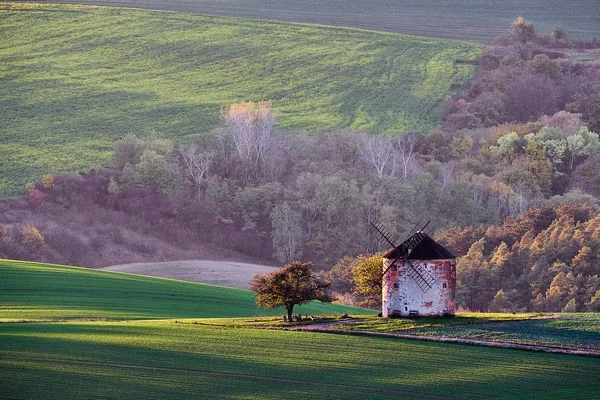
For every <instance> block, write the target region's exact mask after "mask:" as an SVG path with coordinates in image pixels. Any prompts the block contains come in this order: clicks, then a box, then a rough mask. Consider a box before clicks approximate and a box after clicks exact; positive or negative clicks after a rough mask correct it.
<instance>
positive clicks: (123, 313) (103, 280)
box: [0, 260, 374, 321]
mask: <svg viewBox="0 0 600 400" xmlns="http://www.w3.org/2000/svg"><path fill="white" fill-rule="evenodd" d="M294 311H295V312H301V313H303V314H321V313H325V314H343V313H353V314H356V313H361V314H365V313H370V314H373V313H374V312H373V311H368V310H364V309H357V308H354V307H346V306H340V305H336V304H323V303H320V302H313V303H310V304H306V305H304V306H302V307H296V308H294ZM283 314H285V312H284V311H283V309H276V310H264V309H259V308H257V307H256V304H255V303H254V294H253V293H252V292H251V291H248V290H242V289H232V288H226V287H220V286H211V285H204V284H199V283H192V282H184V281H177V280H171V279H162V278H154V277H146V276H141V275H130V274H122V273H117V272H107V271H100V270H93V269H87V268H77V267H68V266H61V265H52V264H41V263H28V262H22V261H8V260H0V321H2V320H4V321H6V320H12V321H14V320H63V319H95V318H101V319H157V318H209V317H243V316H254V315H283Z"/></svg>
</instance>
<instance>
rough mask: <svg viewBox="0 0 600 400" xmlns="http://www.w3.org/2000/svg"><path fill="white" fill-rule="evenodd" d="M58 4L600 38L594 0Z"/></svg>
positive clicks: (109, 0)
mask: <svg viewBox="0 0 600 400" xmlns="http://www.w3.org/2000/svg"><path fill="white" fill-rule="evenodd" d="M59 3H78V4H97V5H110V6H121V7H139V8H146V9H158V10H172V11H181V12H188V13H199V14H215V15H227V16H239V17H247V18H264V19H270V20H278V21H288V22H309V23H315V24H323V25H337V26H351V27H356V28H364V29H373V30H380V31H387V32H397V33H405V34H411V35H419V36H431V37H441V38H453V39H467V40H478V41H488V40H490V39H493V38H494V37H496V36H498V35H499V34H501V33H502V32H504V31H505V30H506V28H507V27H508V25H509V24H510V23H511V22H512V21H514V20H515V18H516V17H518V16H523V17H525V18H527V19H530V20H532V21H533V22H534V23H535V25H536V27H537V28H538V31H540V32H546V33H548V32H550V31H551V30H552V29H553V28H554V27H555V26H561V27H563V28H566V29H567V31H568V32H569V33H570V34H571V35H572V36H573V37H575V38H578V39H584V40H587V39H590V38H591V37H592V36H596V37H598V36H600V19H599V17H598V15H600V5H599V4H598V2H596V1H590V0H575V1H569V2H565V1H560V0H549V1H548V0H535V1H525V0H508V1H502V2H498V1H494V0H483V1H482V0H458V1H439V0H367V1H361V0H349V1H343V2H336V1H327V2H321V1H316V0H266V1H264V0H121V1H119V0H93V1H87V0H71V1H69V0H61V1H59Z"/></svg>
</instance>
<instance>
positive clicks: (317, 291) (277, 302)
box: [250, 261, 333, 321]
mask: <svg viewBox="0 0 600 400" xmlns="http://www.w3.org/2000/svg"><path fill="white" fill-rule="evenodd" d="M330 285H331V283H328V282H324V281H322V280H320V279H319V278H318V277H317V276H316V275H315V274H313V271H312V264H311V263H309V262H307V263H303V262H300V261H293V262H291V263H289V264H286V265H285V266H284V267H282V268H280V269H278V270H275V271H273V272H271V273H268V274H265V275H256V276H255V277H254V280H253V281H252V283H251V284H250V289H251V290H253V291H254V292H255V293H256V304H257V305H258V306H260V307H264V308H270V309H274V308H277V307H281V306H283V307H285V309H286V310H287V316H288V321H291V320H292V311H293V310H294V306H295V305H302V304H305V303H308V302H309V301H311V300H319V301H322V302H325V303H331V301H332V300H333V299H332V298H331V297H330V296H329V293H328V289H329V286H330Z"/></svg>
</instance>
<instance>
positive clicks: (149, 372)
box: [0, 260, 600, 399]
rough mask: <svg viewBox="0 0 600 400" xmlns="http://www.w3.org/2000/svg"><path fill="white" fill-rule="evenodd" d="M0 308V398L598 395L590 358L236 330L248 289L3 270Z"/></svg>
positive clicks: (242, 326)
mask: <svg viewBox="0 0 600 400" xmlns="http://www.w3.org/2000/svg"><path fill="white" fill-rule="evenodd" d="M0 307H1V308H0V398H11V399H16V398H19V399H21V398H32V399H33V398H35V399H67V398H68V399H91V398H103V399H117V398H120V399H121V398H143V399H167V398H168V399H198V398H211V399H212V398H244V399H253V398H254V399H281V398H290V397H297V398H311V399H313V398H314V399H340V398H344V399H352V398H357V399H358V398H369V399H392V398H394V399H396V398H419V399H440V398H444V399H449V398H460V399H465V398H474V399H487V398H523V399H535V398H561V399H569V398H571V399H590V398H594V397H596V396H597V394H598V392H599V390H600V381H598V379H597V377H598V376H599V374H600V363H598V362H597V360H596V359H594V358H585V357H579V356H571V355H556V354H542V353H533V352H526V351H519V350H507V349H495V348H484V347H473V346H463V345H451V344H444V343H430V342H417V341H414V340H402V339H395V338H383V337H366V336H353V335H337V334H324V333H314V332H294V331H284V330H270V329H257V328H253V325H256V324H257V323H258V325H261V324H262V323H263V322H264V321H265V319H262V318H233V319H232V317H234V316H238V315H256V314H259V313H260V312H259V311H258V310H257V309H256V308H255V307H254V305H253V301H252V297H251V294H250V293H249V292H247V291H243V290H239V289H227V288H221V287H213V286H208V285H200V284H194V283H188V282H181V281H175V280H168V279H160V278H149V277H142V276H136V275H128V274H119V273H114V272H104V271H97V270H90V269H82V268H75V267H65V266H57V265H48V264H40V263H26V262H18V261H6V260H4V261H0ZM319 307H320V308H319ZM301 310H302V311H303V312H304V311H307V312H310V313H317V312H324V313H340V312H359V311H360V312H363V313H366V311H364V310H358V309H352V308H347V307H346V308H344V307H339V306H336V305H320V304H318V303H317V304H315V303H313V304H309V305H306V306H303V307H302V308H301ZM276 314H277V312H276ZM216 315H219V316H221V317H227V318H223V319H219V318H209V317H214V316H216ZM169 318H170V319H169ZM175 318H177V319H175ZM486 318H488V317H486ZM491 318H492V317H489V318H488V319H491ZM500 318H507V317H500ZM141 319H146V320H141ZM267 320H268V319H267Z"/></svg>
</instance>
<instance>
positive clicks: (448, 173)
mask: <svg viewBox="0 0 600 400" xmlns="http://www.w3.org/2000/svg"><path fill="white" fill-rule="evenodd" d="M456 164H457V163H456V161H449V162H447V163H445V164H443V165H442V169H441V171H440V185H441V186H442V190H444V189H445V188H446V186H448V184H450V183H452V182H453V181H454V177H455V176H456V169H457V166H456Z"/></svg>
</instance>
